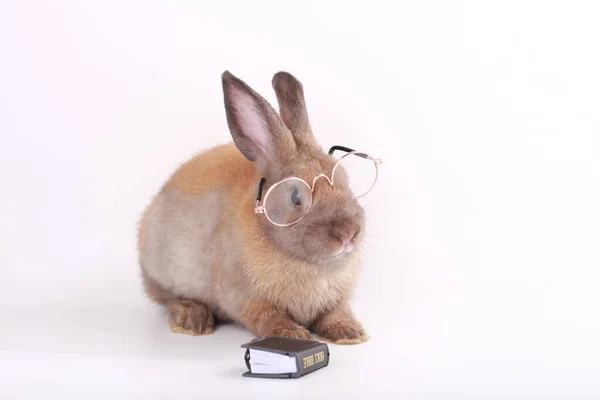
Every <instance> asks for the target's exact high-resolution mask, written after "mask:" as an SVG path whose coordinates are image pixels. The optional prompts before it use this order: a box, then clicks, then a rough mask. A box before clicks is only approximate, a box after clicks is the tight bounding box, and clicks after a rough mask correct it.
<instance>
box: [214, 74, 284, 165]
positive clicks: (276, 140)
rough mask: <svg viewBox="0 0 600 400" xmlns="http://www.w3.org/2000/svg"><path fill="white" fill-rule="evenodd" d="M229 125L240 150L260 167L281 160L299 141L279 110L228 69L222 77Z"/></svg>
mask: <svg viewBox="0 0 600 400" xmlns="http://www.w3.org/2000/svg"><path fill="white" fill-rule="evenodd" d="M221 79H222V84H223V96H224V103H225V112H226V115H227V124H228V126H229V130H230V131H231V136H232V137H233V141H234V142H235V144H236V146H237V148H238V149H239V150H240V152H241V153H242V154H243V155H244V156H245V157H246V158H247V159H248V160H250V161H256V162H258V163H259V164H260V167H266V165H268V164H270V163H272V162H274V161H277V158H279V154H281V153H282V152H283V151H292V152H293V151H295V143H294V140H293V138H292V136H291V135H290V132H289V131H288V129H287V128H286V127H285V125H284V124H283V122H282V121H281V118H280V117H279V115H277V112H276V111H275V110H274V109H273V107H271V105H270V104H269V103H268V102H267V101H266V100H265V99H264V98H263V97H262V96H260V95H259V94H258V93H256V92H255V91H254V90H253V89H252V88H250V87H249V86H248V85H247V84H246V83H245V82H243V81H242V80H241V79H239V78H237V77H236V76H234V75H233V74H232V73H231V72H229V71H225V72H224V73H223V74H222V76H221Z"/></svg>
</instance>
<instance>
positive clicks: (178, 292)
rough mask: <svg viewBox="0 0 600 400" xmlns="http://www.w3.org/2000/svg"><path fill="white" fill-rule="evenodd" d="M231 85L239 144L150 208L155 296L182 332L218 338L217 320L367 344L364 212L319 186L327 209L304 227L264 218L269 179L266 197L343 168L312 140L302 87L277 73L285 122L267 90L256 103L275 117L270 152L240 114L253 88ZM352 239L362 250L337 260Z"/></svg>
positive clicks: (198, 164)
mask: <svg viewBox="0 0 600 400" xmlns="http://www.w3.org/2000/svg"><path fill="white" fill-rule="evenodd" d="M223 80H224V92H225V96H226V97H225V103H226V110H227V113H228V121H229V123H230V129H231V131H232V135H233V137H234V143H231V144H227V145H223V146H218V147H215V148H213V149H209V150H207V151H204V152H202V153H200V154H198V155H197V156H195V157H194V158H192V159H191V160H189V161H188V162H186V163H185V164H183V165H182V166H180V167H179V168H178V169H177V170H176V171H175V172H174V173H173V175H172V176H171V177H170V179H169V180H168V181H167V182H166V183H165V184H164V185H163V187H162V188H161V190H160V192H159V193H158V194H157V196H156V197H155V198H154V199H153V201H152V203H151V204H150V206H149V207H148V208H147V209H146V210H145V212H144V215H143V217H142V220H141V221H140V225H139V235H138V248H139V256H140V265H141V268H142V278H143V282H144V287H145V290H146V293H147V294H148V296H149V297H150V298H151V299H153V300H154V301H156V302H158V303H159V304H163V305H165V306H166V308H167V310H168V311H169V324H170V326H171V328H172V329H173V330H174V331H176V332H183V333H190V334H209V333H212V331H213V329H214V325H215V323H214V320H215V318H217V319H229V320H233V321H235V322H238V323H240V324H242V325H244V326H245V327H247V328H248V329H249V330H250V331H252V332H253V333H254V334H255V335H257V336H260V337H264V336H289V337H299V338H308V337H310V332H309V329H310V330H313V331H314V332H315V333H317V334H319V335H321V336H322V337H324V338H325V339H327V340H330V341H333V342H336V343H347V344H350V343H360V342H362V341H365V340H366V338H367V335H366V333H365V330H364V329H363V328H362V326H361V325H360V323H359V322H358V321H357V320H356V318H355V317H354V316H353V315H352V313H351V311H350V308H349V306H348V302H349V299H350V297H351V295H352V292H353V290H354V286H355V283H356V279H357V277H358V273H359V268H360V248H359V245H360V241H361V239H362V237H363V235H364V229H362V226H363V223H364V219H363V218H364V213H363V211H362V208H360V207H359V206H358V205H357V203H356V202H355V201H354V200H352V199H351V198H350V197H349V195H348V192H347V191H345V190H344V188H343V187H341V188H337V187H336V188H335V189H333V188H331V187H330V186H329V185H328V184H327V183H326V182H324V181H319V182H318V183H317V187H316V190H315V199H318V204H317V203H315V205H314V207H313V209H311V212H310V213H309V214H308V215H307V216H305V217H304V219H303V220H302V221H300V223H298V224H297V225H296V226H293V227H287V228H280V227H275V226H274V225H272V224H270V223H269V222H268V221H266V218H265V217H264V216H263V215H256V214H255V213H254V205H255V196H256V189H257V184H258V181H259V179H260V177H261V176H264V177H265V178H266V184H265V191H266V190H267V188H268V186H269V185H270V184H273V183H274V182H275V181H276V180H279V179H281V178H282V177H285V176H287V175H295V176H298V177H301V178H303V179H305V180H306V181H307V182H309V183H311V182H312V178H313V177H314V176H315V175H316V174H318V173H321V172H322V173H325V174H330V172H331V168H332V166H333V162H334V161H333V160H332V158H331V157H329V156H328V155H327V154H325V153H323V152H322V150H321V149H320V148H319V147H318V146H317V145H316V142H315V141H314V139H313V138H312V134H311V133H310V125H309V124H308V122H307V119H306V118H307V115H306V111H305V110H306V108H305V106H304V98H303V91H302V90H301V85H300V84H299V82H298V81H296V80H295V78H293V77H292V76H291V75H289V74H286V73H280V74H278V75H276V76H275V77H274V81H273V86H274V87H275V89H276V92H277V94H278V99H279V101H280V105H281V108H282V110H285V111H282V116H283V119H282V120H280V119H279V117H278V116H277V114H276V113H274V112H273V110H270V108H269V107H270V106H269V105H268V103H266V101H264V99H262V98H261V97H260V96H258V95H257V94H256V93H254V92H251V94H252V96H251V97H245V98H244V101H246V103H247V102H248V101H250V100H248V99H249V98H250V99H252V101H256V102H258V104H259V105H260V106H259V107H256V109H257V110H258V112H259V113H260V114H259V116H260V117H261V118H264V119H266V120H267V122H266V123H265V124H264V126H268V127H269V129H270V132H271V135H272V137H271V138H270V139H269V140H270V141H269V142H268V143H267V145H268V146H271V147H270V148H271V150H272V151H271V152H270V153H268V154H266V152H264V151H262V150H261V147H260V146H257V145H256V143H257V142H256V138H255V137H252V136H251V135H250V136H249V135H247V133H246V132H245V131H244V129H245V128H246V127H247V126H248V125H252V122H254V121H253V120H251V121H250V124H248V123H246V124H244V123H243V122H244V119H243V118H244V117H245V116H244V114H236V113H237V112H238V109H239V107H240V104H242V105H244V103H243V102H241V103H236V97H235V96H236V95H237V92H235V91H236V90H242V92H240V93H242V94H243V95H247V93H248V91H251V89H250V88H249V87H248V86H247V85H245V84H243V82H242V83H240V82H241V81H239V80H238V79H237V78H235V77H233V75H231V74H228V73H225V74H224V75H223ZM231 82H234V84H233V86H231V87H230V86H228V85H230V83H231ZM232 87H233V89H232ZM228 90H231V91H234V92H231V93H233V94H231V96H232V97H228ZM236 107H237V108H236ZM261 121H262V120H261ZM255 126H263V125H260V124H255ZM287 126H290V128H289V130H288V128H287ZM274 130H275V131H274ZM263 195H264V193H263ZM349 235H350V237H352V235H355V237H354V239H353V241H354V243H355V245H356V250H355V251H353V252H351V253H348V254H344V255H343V256H332V252H334V251H335V249H337V247H338V246H339V240H340V238H339V237H340V236H349Z"/></svg>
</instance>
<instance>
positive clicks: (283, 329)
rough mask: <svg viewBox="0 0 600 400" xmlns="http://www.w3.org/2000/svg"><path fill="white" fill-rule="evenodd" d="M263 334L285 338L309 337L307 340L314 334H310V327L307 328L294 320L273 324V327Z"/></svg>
mask: <svg viewBox="0 0 600 400" xmlns="http://www.w3.org/2000/svg"><path fill="white" fill-rule="evenodd" d="M263 336H264V337H285V338H293V339H307V340H311V339H312V335H311V334H310V332H309V331H308V329H306V328H304V327H302V326H300V325H298V324H295V323H293V322H289V323H286V324H281V325H276V326H273V327H271V328H269V329H267V330H266V332H265V333H264V335H263Z"/></svg>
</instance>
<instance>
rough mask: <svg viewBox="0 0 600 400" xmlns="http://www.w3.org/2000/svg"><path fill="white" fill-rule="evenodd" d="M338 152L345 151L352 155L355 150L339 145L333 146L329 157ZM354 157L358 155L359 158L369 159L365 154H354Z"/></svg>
mask: <svg viewBox="0 0 600 400" xmlns="http://www.w3.org/2000/svg"><path fill="white" fill-rule="evenodd" d="M336 150H341V151H345V152H346V153H351V152H353V151H354V149H351V148H349V147H345V146H338V145H336V146H332V147H331V148H330V149H329V155H332V154H333V152H334V151H336ZM354 155H356V156H359V157H362V158H369V156H368V155H366V154H365V153H354Z"/></svg>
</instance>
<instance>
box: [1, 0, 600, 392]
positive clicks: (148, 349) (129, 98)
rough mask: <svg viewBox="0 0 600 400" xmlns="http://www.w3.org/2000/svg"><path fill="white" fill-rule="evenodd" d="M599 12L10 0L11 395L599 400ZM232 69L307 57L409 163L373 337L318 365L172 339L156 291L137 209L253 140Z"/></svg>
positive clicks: (270, 70)
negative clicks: (233, 90) (144, 276)
mask: <svg viewBox="0 0 600 400" xmlns="http://www.w3.org/2000/svg"><path fill="white" fill-rule="evenodd" d="M599 12H600V7H599V6H598V3H597V2H593V1H589V2H583V1H563V2H552V1H538V2H532V1H529V2H527V1H515V2H511V1H498V2H490V1H487V2H482V1H473V2H460V1H453V2H425V1H419V2H416V1H411V2H408V1H407V2H400V1H389V2H381V1H372V0H370V1H362V2H355V1H337V2H332V1H329V2H327V1H306V0H305V1H301V2H300V1H296V2H285V1H281V0H279V1H271V2H267V1H258V0H254V1H239V2H233V1H210V2H209V1H187V2H184V1H163V2H159V1H148V0H144V1H124V0H120V1H94V2H91V1H85V2H82V1H54V2H45V1H26V0H19V1H16V0H4V1H2V3H1V5H0V50H1V51H0V57H1V63H0V134H1V142H0V188H1V195H0V223H1V229H0V377H1V378H0V381H1V382H0V397H2V398H3V399H9V398H50V397H53V396H54V395H57V396H58V395H60V396H62V397H63V398H78V399H79V398H101V399H109V398H110V399H117V398H160V399H164V398H172V399H181V398H216V397H219V396H223V397H238V398H239V397H245V396H248V397H253V396H254V397H256V398H267V397H270V395H269V393H268V392H270V391H274V392H276V393H277V394H276V395H273V397H274V398H287V397H297V398H338V397H337V396H336V395H339V396H340V398H367V396H370V395H375V396H376V397H377V398H383V397H384V395H386V396H389V397H390V398H391V397H392V395H393V396H394V397H397V396H404V397H409V398H434V397H435V398H482V397H486V398H509V397H515V398H517V397H518V398H564V399H574V398H579V397H586V396H588V397H595V398H598V397H600V378H599V377H600V349H599V345H598V338H600V322H599V310H598V308H599V305H600V293H599V287H600V272H599V269H600V250H599V249H600V247H599V245H600V211H599V209H600V138H599V136H600V117H599V110H600V74H599V72H598V71H600V56H599V54H600V52H599V47H598V46H599V45H598V43H599V40H600V24H598V18H599V16H600V13H599ZM226 69H229V70H231V71H232V72H233V73H234V74H236V75H238V76H239V77H241V78H242V79H244V80H245V81H246V82H248V83H249V84H250V85H251V86H252V87H254V88H255V89H256V90H258V91H259V92H261V93H262V94H263V95H265V97H266V98H267V99H268V100H270V101H273V102H274V101H275V97H274V94H273V92H272V89H271V86H270V80H271V77H272V75H273V74H274V73H275V72H277V71H279V70H287V71H289V72H292V73H293V74H294V75H296V76H297V77H298V78H299V79H301V80H302V82H303V83H304V86H305V90H306V97H307V102H308V107H309V112H310V116H311V119H312V124H313V127H314V131H315V132H316V134H317V136H318V138H319V140H320V142H321V143H322V144H323V146H324V147H329V146H331V145H333V144H344V145H347V146H351V147H355V148H360V149H362V150H364V151H367V152H370V153H372V154H374V155H376V156H378V157H381V158H383V159H384V160H385V164H384V169H383V171H382V175H381V180H380V181H379V184H378V186H377V187H376V190H374V192H372V194H371V195H369V196H370V197H369V199H368V204H367V205H366V206H367V207H368V211H369V215H370V217H369V232H370V236H369V244H368V251H367V256H366V262H365V265H364V272H363V274H362V276H361V280H360V284H359V288H358V292H357V293H356V298H355V302H354V303H355V307H356V312H357V314H358V315H359V316H360V318H361V320H362V321H363V323H364V324H365V326H366V327H367V329H368V331H369V333H370V335H371V337H372V338H371V341H369V342H368V343H365V344H363V345H359V346H350V347H341V346H333V347H332V349H331V353H332V354H331V364H330V366H329V367H327V368H326V369H324V370H322V371H320V372H317V373H314V374H311V375H310V376H306V377H305V378H302V379H300V380H295V381H271V380H253V379H246V378H242V377H241V373H242V372H244V370H245V366H244V364H243V350H242V349H241V348H240V347H239V346H240V345H241V344H242V343H244V342H246V341H248V340H250V339H251V338H252V337H251V335H250V334H249V333H248V332H246V331H244V330H243V329H239V328H234V327H230V326H227V327H224V328H222V329H219V330H217V332H216V333H215V334H214V335H212V336H210V337H190V336H183V335H176V334H172V333H171V332H170V331H169V330H168V328H167V324H166V316H165V315H164V313H163V312H161V310H160V309H158V308H157V307H156V306H154V305H153V304H150V303H149V301H148V300H147V299H146V298H145V297H144V296H143V294H142V291H141V286H140V279H139V275H138V267H137V264H136V253H135V227H136V223H137V220H138V218H139V216H140V214H141V212H142V211H143V208H144V207H145V206H146V204H147V203H148V201H149V200H150V198H151V196H152V195H153V194H154V193H155V192H156V191H157V190H158V188H159V186H160V185H161V184H162V183H163V181H164V179H166V178H167V177H168V175H169V174H170V173H171V172H172V171H173V169H174V168H176V167H177V166H178V165H179V164H180V163H181V162H184V161H185V160H187V159H188V158H189V157H191V156H192V155H193V154H194V153H196V152H197V151H200V150H203V149H206V148H208V147H210V146H212V145H214V144H218V143H224V142H226V141H229V140H230V134H229V132H228V130H227V126H226V122H225V114H224V109H223V104H222V92H221V81H220V74H221V73H222V72H223V71H224V70H226ZM338 385H339V386H338ZM336 386H337V388H336Z"/></svg>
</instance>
